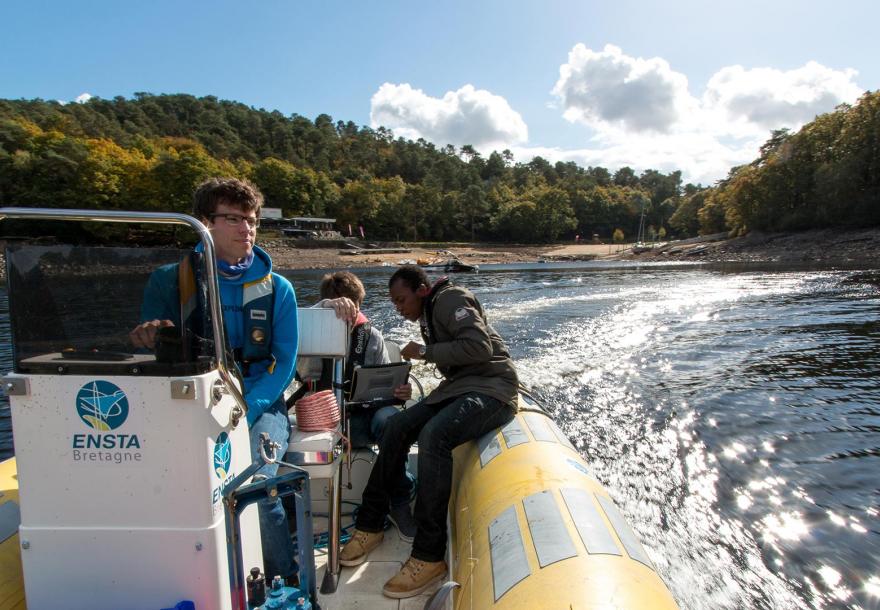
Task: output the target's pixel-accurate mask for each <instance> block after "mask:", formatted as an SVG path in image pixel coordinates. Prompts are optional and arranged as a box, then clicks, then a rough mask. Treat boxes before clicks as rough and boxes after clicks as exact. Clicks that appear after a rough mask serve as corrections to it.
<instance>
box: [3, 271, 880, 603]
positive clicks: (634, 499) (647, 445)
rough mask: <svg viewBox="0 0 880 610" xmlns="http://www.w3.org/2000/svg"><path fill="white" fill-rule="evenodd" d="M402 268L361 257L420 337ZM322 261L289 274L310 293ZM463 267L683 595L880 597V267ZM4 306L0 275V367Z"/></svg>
mask: <svg viewBox="0 0 880 610" xmlns="http://www.w3.org/2000/svg"><path fill="white" fill-rule="evenodd" d="M390 273H391V270H390V269H375V270H368V271H364V272H359V274H360V275H361V277H362V279H363V280H364V283H365V285H366V287H367V294H368V298H367V302H366V304H365V307H364V309H365V312H366V313H367V315H369V316H370V317H371V318H372V320H373V323H374V324H375V325H376V326H378V327H379V328H381V329H382V330H383V331H384V332H385V334H386V337H387V338H390V339H393V340H396V341H398V342H405V341H407V340H410V339H416V338H417V336H418V329H417V326H416V325H415V324H410V323H407V322H405V321H403V320H402V319H401V318H399V317H397V316H396V314H394V312H393V311H392V309H391V307H390V305H389V304H388V302H387V300H386V297H385V294H386V282H387V278H388V276H389V275H390ZM320 275H321V273H320V272H314V271H303V272H296V273H291V274H289V277H290V278H291V279H292V280H293V281H294V283H295V285H296V287H297V294H298V296H299V298H300V301H301V302H302V303H304V304H310V303H311V302H313V301H314V298H315V293H316V285H317V281H318V279H319V278H320ZM455 281H456V282H459V283H461V284H463V285H466V286H468V287H469V288H471V289H472V290H473V291H474V292H476V293H477V295H478V296H479V298H480V300H481V301H482V303H483V305H484V307H485V308H486V309H487V311H488V312H489V316H490V321H491V322H492V324H493V325H494V326H495V327H496V329H497V330H498V331H499V332H500V333H501V335H502V336H503V337H504V338H505V339H506V340H507V343H508V345H509V346H510V349H511V352H512V354H513V357H514V359H515V361H516V363H517V366H518V370H519V373H520V377H521V379H522V380H523V381H524V382H525V383H526V384H528V385H529V386H531V387H532V388H533V390H534V391H535V392H536V394H537V395H538V396H539V397H540V398H541V399H543V401H544V402H545V404H546V405H547V406H548V408H549V409H550V410H551V412H552V413H553V414H554V415H555V416H556V419H557V421H558V422H559V424H560V426H561V427H562V429H563V430H564V431H565V432H566V433H567V434H568V435H569V437H570V438H571V439H572V441H573V442H574V443H575V445H576V446H577V447H578V449H579V450H580V451H581V452H582V454H583V455H584V456H585V458H586V459H587V461H588V463H589V464H590V466H591V469H592V472H593V474H594V476H596V477H597V478H598V479H599V480H600V481H601V482H602V483H603V484H604V485H605V486H606V487H607V488H608V491H609V492H610V494H611V496H612V497H613V498H614V500H615V501H616V502H617V504H618V505H619V506H620V508H621V509H622V510H623V512H624V513H625V514H626V516H627V518H628V519H629V522H630V523H631V524H632V525H633V527H634V529H635V530H636V531H637V532H638V533H639V534H640V537H641V539H642V541H643V543H644V545H645V547H646V549H647V550H648V552H649V554H650V555H651V558H652V560H653V561H654V562H655V564H656V565H657V567H658V570H659V571H660V573H661V575H662V576H663V578H664V579H665V580H666V582H667V584H668V585H669V586H670V588H671V590H672V592H673V594H674V595H675V597H676V599H677V600H678V602H679V604H680V605H681V607H682V608H683V609H698V608H699V609H710V608H711V609H716V608H718V609H731V610H732V609H739V608H774V609H776V608H782V609H788V608H791V609H795V608H864V609H868V608H880V436H878V432H880V271H877V270H861V271H860V270H845V271H840V270H838V271H833V270H832V271H827V270H823V271H815V270H813V271H811V270H804V269H783V268H766V267H765V268H757V267H735V268H734V267H728V268H724V267H717V268H712V267H689V268H682V267H672V266H668V267H664V266H641V267H632V266H626V265H619V264H618V265H583V264H576V265H562V266H559V267H554V268H549V267H547V266H541V265H532V266H513V267H508V268H506V269H501V268H489V267H487V268H485V269H484V270H483V271H482V272H481V273H480V274H478V275H468V276H457V277H456V278H455ZM6 312H7V308H6V294H5V290H4V291H0V337H2V338H3V341H2V346H3V351H2V352H0V369H2V370H8V369H9V367H10V353H9V347H8V346H9V326H8V314H7V313H6ZM416 371H417V372H418V374H419V375H420V377H422V378H423V379H424V380H425V381H426V382H428V383H429V384H430V383H432V381H433V375H432V373H431V370H430V369H429V368H427V367H424V366H420V367H417V369H416ZM10 445H11V434H10V431H9V419H8V407H7V406H6V405H5V404H3V405H0V454H2V455H9V453H10V452H11V450H10ZM4 451H5V453H3V452H4Z"/></svg>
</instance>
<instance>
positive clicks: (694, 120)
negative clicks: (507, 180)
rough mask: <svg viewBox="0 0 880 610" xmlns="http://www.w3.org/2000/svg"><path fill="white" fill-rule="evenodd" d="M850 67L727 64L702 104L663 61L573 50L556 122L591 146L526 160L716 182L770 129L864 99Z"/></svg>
mask: <svg viewBox="0 0 880 610" xmlns="http://www.w3.org/2000/svg"><path fill="white" fill-rule="evenodd" d="M855 77H856V72H855V71H854V70H851V69H846V70H833V69H831V68H827V67H825V66H823V65H821V64H819V63H817V62H814V61H810V62H808V63H806V64H805V65H804V66H802V67H800V68H797V69H794V70H789V71H783V70H776V69H772V68H755V69H746V68H743V67H742V66H728V67H725V68H722V69H721V70H719V71H718V72H716V73H715V74H714V75H713V76H712V77H711V78H710V79H709V82H708V83H707V86H706V92H705V93H704V95H703V96H702V98H699V99H698V98H696V97H694V96H693V95H691V93H690V91H689V90H688V81H687V78H686V77H685V76H684V75H683V74H681V73H679V72H675V71H674V70H673V69H672V68H671V67H670V65H669V63H668V62H666V61H665V60H663V59H661V58H657V57H655V58H651V59H642V58H635V57H630V56H627V55H625V54H624V53H623V51H622V50H621V49H619V48H618V47H615V46H613V45H606V46H605V48H604V49H603V50H602V51H601V52H597V51H592V50H590V49H588V48H587V47H585V46H584V45H583V44H577V45H575V46H574V47H573V48H572V50H571V51H570V52H569V54H568V61H567V63H565V64H562V65H561V66H560V68H559V80H558V81H557V82H556V85H555V87H554V88H553V90H552V92H551V93H552V94H553V95H554V96H555V97H556V100H557V101H558V103H559V105H560V108H561V109H562V116H563V117H564V118H565V119H566V120H568V121H571V122H573V123H579V124H581V125H584V126H585V127H587V128H589V130H590V131H588V132H586V133H585V136H587V137H590V138H591V140H592V141H593V142H594V143H595V144H596V147H595V148H588V149H586V148H585V149H581V150H561V149H542V150H543V152H537V153H536V152H534V151H536V150H537V149H528V148H521V149H518V152H519V153H520V154H521V155H527V156H529V157H531V156H534V154H541V156H546V157H547V158H548V159H554V160H574V161H577V162H579V163H584V164H587V165H601V166H603V167H607V168H609V169H614V168H617V167H621V166H623V165H629V166H631V167H633V168H634V169H637V170H645V169H648V168H653V169H658V170H660V171H672V170H675V169H681V170H682V172H683V175H684V178H685V180H688V181H692V182H702V183H704V184H706V183H711V182H714V181H715V180H718V179H720V178H722V177H724V176H725V175H726V174H727V173H728V171H729V170H730V168H731V167H733V166H736V165H741V164H743V163H747V162H749V161H751V160H753V159H754V158H755V156H756V155H757V154H758V149H759V147H760V146H761V144H762V143H763V142H764V141H766V139H767V138H768V137H769V136H770V132H771V131H772V130H774V129H780V128H783V127H786V128H789V129H791V130H797V129H799V128H800V127H802V126H803V125H804V124H805V123H807V122H809V121H811V120H813V118H815V116H816V115H818V114H821V113H823V112H828V111H830V110H833V109H834V108H835V107H836V106H837V105H838V104H840V103H843V102H847V103H852V102H854V101H855V100H856V99H857V98H858V96H859V95H860V94H861V93H862V92H863V89H862V88H860V87H859V86H858V85H857V84H856V83H855V82H854V79H855Z"/></svg>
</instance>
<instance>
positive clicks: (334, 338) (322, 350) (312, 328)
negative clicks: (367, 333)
mask: <svg viewBox="0 0 880 610" xmlns="http://www.w3.org/2000/svg"><path fill="white" fill-rule="evenodd" d="M297 326H298V333H299V350H298V351H297V357H301V356H325V357H328V358H330V357H338V358H344V357H345V355H346V352H347V351H348V325H347V324H346V323H345V322H343V321H342V320H340V319H339V318H337V317H336V312H335V311H334V310H333V309H327V308H323V307H309V308H305V307H300V308H299V309H298V310H297Z"/></svg>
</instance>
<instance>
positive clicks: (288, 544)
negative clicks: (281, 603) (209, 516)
mask: <svg viewBox="0 0 880 610" xmlns="http://www.w3.org/2000/svg"><path fill="white" fill-rule="evenodd" d="M262 205H263V195H262V194H261V193H260V192H259V190H258V189H257V188H256V187H255V186H254V185H252V184H251V183H249V182H247V181H244V180H237V179H234V178H212V179H210V180H207V181H205V182H204V183H202V184H201V185H200V186H199V187H198V189H197V190H196V192H195V196H194V206H193V216H194V217H196V218H198V219H199V220H201V221H202V223H203V224H204V225H205V226H206V227H207V228H208V230H209V231H210V232H211V237H212V239H213V241H214V249H215V252H216V255H217V271H218V277H219V283H220V302H221V306H222V308H223V322H224V327H225V329H226V338H227V340H228V343H229V347H230V348H232V350H233V353H234V354H235V361H236V364H237V365H238V367H239V369H240V370H241V372H242V375H243V378H244V398H245V401H246V402H247V406H248V412H247V423H248V426H249V428H250V439H251V453H252V454H253V455H252V458H254V459H256V456H257V452H258V450H259V446H258V443H257V440H258V439H259V438H260V434H261V433H262V432H268V433H269V436H270V438H271V439H272V440H273V441H275V442H276V443H278V444H279V445H281V448H280V449H279V450H278V451H279V453H278V455H284V453H285V452H286V451H287V443H288V435H289V423H288V419H287V407H286V405H285V404H284V389H285V388H286V387H287V386H288V385H289V384H290V382H291V380H292V379H293V375H294V371H295V366H296V349H297V323H296V294H295V293H294V291H293V286H292V285H291V284H290V282H289V281H288V280H287V279H285V278H283V277H282V276H280V275H278V274H277V273H273V272H272V260H271V259H270V258H269V255H268V254H267V253H266V252H265V251H264V250H262V249H261V248H259V247H257V246H256V245H255V243H254V242H255V241H256V237H257V227H258V226H259V224H260V208H261V207H262ZM201 250H202V245H201V244H199V246H197V247H196V252H199V251H201ZM180 267H181V265H179V264H173V265H165V266H164V267H160V268H159V269H157V270H156V271H155V272H153V274H152V275H151V276H150V279H149V282H148V283H147V287H146V288H145V290H144V301H143V305H142V306H141V320H142V323H141V324H140V325H138V326H137V327H136V328H135V329H134V330H133V331H132V332H131V334H130V337H131V341H132V343H133V344H134V345H135V347H140V348H149V349H153V348H154V347H155V346H156V338H157V335H158V334H159V329H160V328H164V327H170V326H178V327H183V326H185V325H186V321H184V322H181V317H182V314H181V309H183V311H184V312H185V311H186V307H185V306H184V307H183V308H182V306H181V300H182V299H181V296H180V292H179V285H180V281H181V280H180V279H179V278H180V277H181V269H180ZM277 470H278V465H277V464H272V465H266V466H264V467H263V468H262V469H260V470H259V471H258V474H262V475H265V476H267V477H272V476H275V474H276V472H277ZM259 513H260V532H261V537H262V540H263V561H264V563H265V571H266V575H267V577H268V579H269V580H271V578H272V577H274V576H276V575H279V576H282V577H284V578H287V577H290V576H293V575H294V574H295V573H296V570H297V567H296V562H295V559H294V558H295V552H294V547H293V543H292V541H291V539H290V534H289V532H288V526H287V516H286V515H285V512H284V507H283V506H282V505H281V500H280V499H278V498H276V499H274V500H269V499H267V500H264V501H262V502H260V504H259Z"/></svg>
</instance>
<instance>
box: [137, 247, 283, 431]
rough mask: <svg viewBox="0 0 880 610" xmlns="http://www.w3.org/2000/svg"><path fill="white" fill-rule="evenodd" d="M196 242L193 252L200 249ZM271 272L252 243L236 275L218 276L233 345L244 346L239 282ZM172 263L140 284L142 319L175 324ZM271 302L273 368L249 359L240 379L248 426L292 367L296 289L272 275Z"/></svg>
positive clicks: (279, 395)
mask: <svg viewBox="0 0 880 610" xmlns="http://www.w3.org/2000/svg"><path fill="white" fill-rule="evenodd" d="M201 249H202V248H201V244H199V246H198V247H197V248H196V250H201ZM271 271H272V259H271V258H269V255H268V254H267V253H266V252H265V251H264V250H263V249H261V248H259V247H257V246H254V260H253V263H252V264H251V266H250V267H249V268H248V270H247V271H245V272H244V273H243V274H242V275H241V276H240V277H238V278H236V279H230V278H227V277H224V276H223V275H219V283H220V304H221V307H222V310H223V325H224V327H225V329H226V338H227V341H228V342H229V347H231V348H232V349H237V348H241V347H243V346H244V319H243V315H242V313H243V308H242V304H241V301H242V295H243V289H242V285H243V284H246V283H248V282H253V281H255V280H259V279H261V278H263V277H265V276H266V275H267V274H268V273H270V272H271ZM177 273H178V265H177V263H174V264H171V265H164V266H162V267H159V268H158V269H156V270H155V271H154V272H153V273H152V274H151V275H150V279H149V281H148V282H147V286H146V288H144V300H143V304H142V305H141V321H142V322H147V321H149V320H171V321H172V322H174V325H175V326H179V325H180V299H179V296H178V289H177V283H178V279H177ZM272 280H273V293H274V306H273V308H272V345H271V351H272V355H273V356H274V357H275V368H274V369H273V371H272V372H269V366H270V364H271V361H262V362H253V363H251V365H250V367H249V371H248V376H247V377H246V378H245V380H244V398H245V401H247V405H248V413H247V421H248V425H249V426H250V425H253V423H254V422H255V421H256V420H257V418H259V417H260V415H262V414H263V413H264V412H265V411H266V410H267V409H268V408H269V407H271V406H272V405H273V404H275V403H276V402H277V401H278V400H279V399H281V400H283V394H284V390H285V389H286V388H287V386H288V385H290V382H291V381H292V380H293V375H294V372H295V370H296V350H297V345H298V336H297V313H296V293H294V291H293V286H292V285H291V283H290V282H289V281H288V280H287V279H286V278H284V277H282V276H280V275H278V274H277V273H272Z"/></svg>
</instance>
